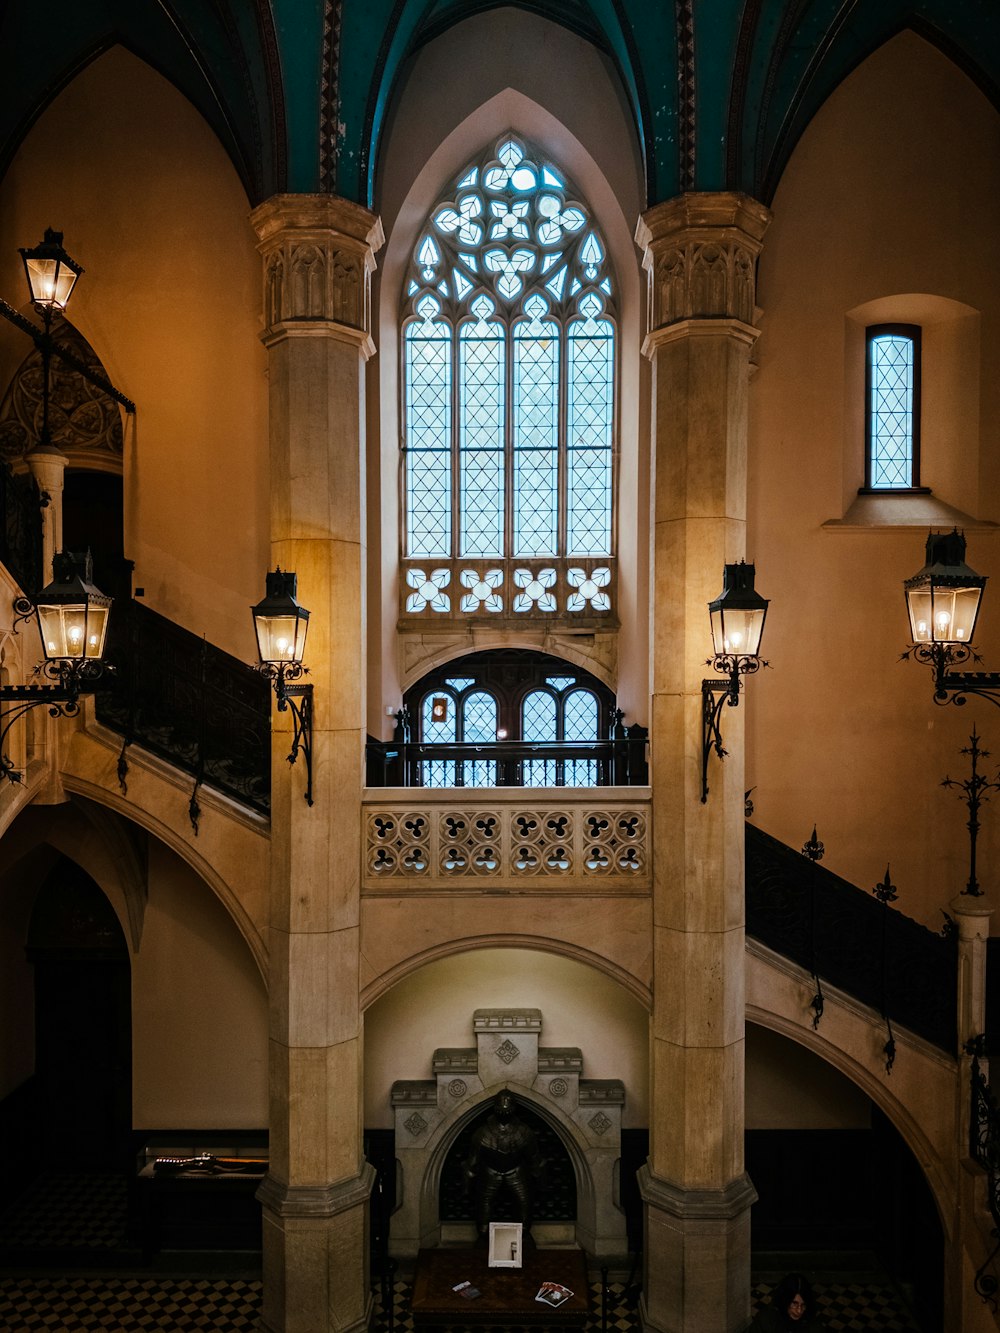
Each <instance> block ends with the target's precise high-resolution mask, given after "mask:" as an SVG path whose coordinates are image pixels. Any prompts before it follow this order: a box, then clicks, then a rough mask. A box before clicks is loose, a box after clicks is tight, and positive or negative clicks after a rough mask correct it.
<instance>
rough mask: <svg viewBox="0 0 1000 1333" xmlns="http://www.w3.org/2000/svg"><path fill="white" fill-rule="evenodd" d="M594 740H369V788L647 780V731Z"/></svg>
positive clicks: (631, 784)
mask: <svg viewBox="0 0 1000 1333" xmlns="http://www.w3.org/2000/svg"><path fill="white" fill-rule="evenodd" d="M623 730H624V731H625V732H626V734H625V735H624V736H622V737H619V738H615V739H611V740H596V741H488V742H487V741H484V742H480V743H477V744H470V743H457V742H450V741H448V742H446V741H434V742H427V743H423V742H420V741H374V740H369V742H368V752H367V753H368V786H369V787H610V786H615V787H634V786H643V785H645V783H646V782H648V780H649V769H648V765H647V762H646V739H647V734H648V733H647V731H646V728H645V727H640V726H632V727H626V728H624V729H623Z"/></svg>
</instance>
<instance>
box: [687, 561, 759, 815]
mask: <svg viewBox="0 0 1000 1333" xmlns="http://www.w3.org/2000/svg"><path fill="white" fill-rule="evenodd" d="M754 573H755V569H754V566H753V565H748V564H747V563H746V561H745V560H740V561H739V562H738V563H737V564H733V565H726V566H725V567H724V569H723V575H722V592H721V593H719V595H718V597H716V598H715V600H714V601H712V602H709V604H708V614H709V618H710V621H711V626H712V645H713V647H714V649H715V656H714V657H712V658H711V659H710V660H709V663H708V665H709V666H711V667H712V669H713V670H715V671H718V672H720V673H722V672H724V673H725V679H721V680H703V681H702V682H701V704H702V708H701V714H702V741H701V802H702V805H704V804H705V802H706V801H707V800H708V756H709V754H710V753H711V751H712V750H713V749H714V750H715V753H716V754H717V755H718V756H719V758H720V759H724V758H725V757H726V751H725V748H724V747H723V744H722V728H721V719H722V709H723V707H724V706H725V705H726V704H728V705H729V707H730V708H738V707H739V702H740V689H741V688H742V680H743V677H744V676H748V675H751V674H752V673H753V672H755V671H757V670H759V669H760V665H761V661H760V644H761V639H762V637H763V634H764V621H765V619H766V618H767V607H768V602H767V599H766V598H764V597H761V595H760V593H758V592H757V591H756V589H755V588H754ZM765 665H766V664H765Z"/></svg>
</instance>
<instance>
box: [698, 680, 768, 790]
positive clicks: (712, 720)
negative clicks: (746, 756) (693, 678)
mask: <svg viewBox="0 0 1000 1333" xmlns="http://www.w3.org/2000/svg"><path fill="white" fill-rule="evenodd" d="M706 665H707V666H710V667H711V668H712V669H713V670H714V671H718V672H725V673H726V675H725V677H724V678H719V679H709V680H703V681H702V682H701V803H702V805H704V804H705V803H706V802H707V800H708V757H709V755H710V754H711V753H712V751H713V750H714V751H715V753H716V754H717V755H718V756H719V759H720V760H721V759H725V757H726V754H727V751H726V748H725V746H724V745H723V744H722V725H721V723H722V710H723V708H724V707H725V706H726V705H727V704H728V705H729V707H730V708H738V707H739V706H740V690H741V689H742V688H743V677H744V676H750V675H753V673H754V672H755V671H758V670H759V669H760V667H761V666H767V663H766V662H761V660H760V658H759V657H734V656H729V655H718V656H716V657H711V658H709V659H708V661H707V663H706Z"/></svg>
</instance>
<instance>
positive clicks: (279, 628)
mask: <svg viewBox="0 0 1000 1333" xmlns="http://www.w3.org/2000/svg"><path fill="white" fill-rule="evenodd" d="M296 583H297V579H296V576H295V575H294V574H288V573H284V572H282V570H280V569H276V570H275V571H274V572H273V573H269V574H268V576H267V592H266V594H265V596H264V598H263V599H262V600H261V601H259V602H258V603H257V605H256V606H254V607H251V614H252V615H253V625H254V631H255V632H256V635H257V652H258V653H259V655H260V660H261V662H273V663H275V664H276V665H279V666H280V665H281V664H282V663H285V664H289V663H292V662H295V663H301V661H302V655H303V653H304V652H305V647H306V631H307V630H308V628H309V612H308V611H307V610H306V609H305V607H302V606H300V605H299V604H298V602H297V601H296V600H295V592H296Z"/></svg>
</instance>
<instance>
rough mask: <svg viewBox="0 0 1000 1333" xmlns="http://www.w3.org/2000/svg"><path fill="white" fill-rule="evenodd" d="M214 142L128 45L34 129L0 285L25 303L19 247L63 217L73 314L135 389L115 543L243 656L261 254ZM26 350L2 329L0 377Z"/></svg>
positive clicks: (259, 529)
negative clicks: (75, 279) (78, 273)
mask: <svg viewBox="0 0 1000 1333" xmlns="http://www.w3.org/2000/svg"><path fill="white" fill-rule="evenodd" d="M248 212H249V206H248V202H247V199H246V196H245V194H244V193H243V190H242V187H241V185H240V183H239V180H238V178H237V176H236V174H235V172H234V170H233V168H232V166H231V165H230V162H229V160H228V158H227V157H226V155H225V153H224V152H223V150H222V148H221V146H220V145H219V143H218V142H217V141H216V140H215V138H214V137H213V135H212V134H211V132H210V131H209V129H208V128H207V126H206V125H205V124H204V122H203V121H202V120H201V118H200V117H199V116H198V114H197V113H196V111H195V110H194V109H193V108H192V107H191V106H190V104H189V103H188V102H186V101H185V99H184V98H183V97H182V96H181V95H180V94H179V93H178V92H176V91H175V90H174V89H173V88H172V87H171V86H170V85H169V84H168V83H167V82H166V81H165V80H164V79H162V78H161V77H160V76H159V75H158V74H156V73H154V71H153V70H151V69H150V68H149V67H148V66H146V65H144V64H143V63H142V62H141V61H139V60H138V59H136V58H135V57H134V56H132V55H130V54H128V53H127V52H125V51H124V50H122V49H120V48H115V49H113V50H112V51H110V52H108V53H107V54H105V55H103V56H101V57H100V58H99V59H98V60H96V61H94V62H93V64H91V65H90V66H88V67H87V68H86V69H84V70H83V71H82V72H81V73H80V74H79V75H78V77H77V78H76V79H75V80H74V81H73V82H72V83H71V84H70V85H69V86H68V87H67V88H66V89H65V90H64V91H63V92H62V93H61V94H60V95H59V96H58V97H57V98H56V99H55V100H54V102H53V103H52V105H51V106H50V107H49V108H48V110H47V111H46V112H45V113H44V114H43V115H42V116H41V118H40V119H39V121H38V122H37V123H36V125H35V126H34V127H33V128H32V130H31V131H30V132H29V134H28V135H27V137H26V139H25V141H24V143H23V145H22V147H21V149H20V151H19V152H18V154H17V156H16V157H15V159H14V161H13V163H12V165H11V167H10V169H9V171H8V172H7V174H6V176H5V178H4V180H3V183H2V188H0V293H2V294H3V295H4V297H5V298H6V299H7V300H9V301H10V302H11V303H12V304H14V305H17V306H20V305H22V302H23V301H24V296H23V295H22V289H23V287H24V273H23V270H22V269H21V261H20V258H19V256H18V254H17V247H18V246H28V245H35V244H36V243H37V242H38V241H39V240H40V238H41V235H42V232H43V231H44V229H45V228H46V227H47V226H52V227H55V228H57V229H59V230H61V231H63V232H64V235H65V242H64V244H65V246H66V249H67V250H68V252H69V253H70V254H71V255H72V256H73V258H74V259H76V260H77V261H78V262H79V263H81V264H82V265H83V267H84V269H85V272H84V274H83V276H82V278H81V279H80V281H79V283H78V286H77V289H76V291H75V292H74V294H73V299H72V303H71V305H70V307H69V316H70V318H71V319H72V321H73V323H74V324H75V325H76V327H77V328H78V329H79V330H80V332H81V333H82V334H83V336H84V337H85V338H87V339H88V341H89V342H90V344H91V345H92V347H93V348H94V350H95V351H96V352H97V354H98V356H99V357H100V358H101V360H102V361H103V363H104V366H105V367H106V369H107V372H108V374H109V376H110V377H111V379H112V381H113V382H114V383H115V384H116V385H117V386H118V387H119V388H120V389H121V390H122V392H124V393H125V394H127V395H128V396H129V397H130V398H132V399H134V400H135V402H136V403H137V404H138V409H139V410H138V415H137V417H136V418H135V422H134V429H129V428H128V427H127V428H126V457H125V494H126V501H125V508H126V512H125V551H126V554H127V555H128V556H129V557H131V558H132V559H134V560H135V562H136V568H135V583H136V585H137V586H140V587H144V588H145V594H146V602H147V603H148V604H149V605H150V606H152V607H154V608H155V609H156V610H158V611H160V612H162V613H163V614H164V615H167V616H170V617H171V618H172V619H174V620H177V621H179V622H180V623H181V624H183V625H185V626H186V627H187V628H189V629H191V630H193V631H195V632H196V633H205V634H206V635H207V637H208V638H209V640H210V641H212V642H213V643H216V644H218V645H219V646H220V647H222V648H225V649H227V650H228V651H231V652H233V653H235V654H237V655H239V656H242V657H249V655H250V654H251V652H252V650H253V644H252V631H251V627H250V624H249V613H248V607H249V605H250V603H251V602H252V601H256V600H257V599H258V598H259V597H260V594H261V591H262V589H263V575H264V571H265V568H266V560H267V555H266V552H267V547H266V536H267V466H268V459H267V416H266V381H265V377H264V370H265V367H264V351H263V348H262V347H261V346H260V343H259V341H258V336H257V334H258V328H259V312H260V307H261V301H260V271H259V259H258V256H257V253H256V250H255V246H254V238H253V235H252V232H251V229H250V225H249V223H248V221H247V215H248ZM29 350H30V343H29V342H28V340H27V338H26V337H25V336H24V335H23V334H20V333H18V332H17V331H16V330H14V329H13V328H11V327H10V326H9V325H7V324H6V323H5V324H4V326H3V329H2V330H0V386H5V385H6V383H7V381H8V379H9V376H10V374H11V372H12V370H13V368H14V366H16V365H17V364H18V363H19V362H20V360H21V359H22V358H23V357H24V355H25V354H26V353H27V352H28V351H29Z"/></svg>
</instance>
